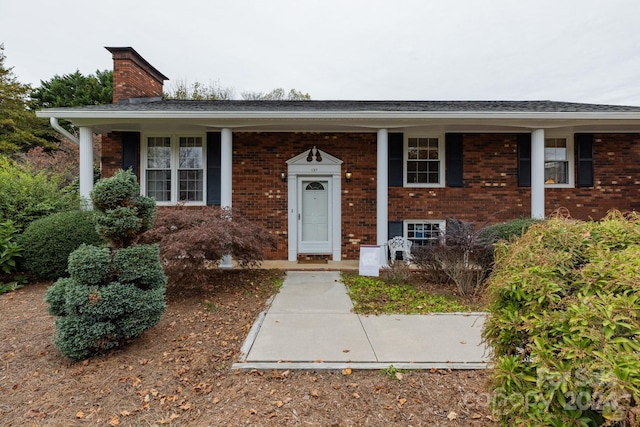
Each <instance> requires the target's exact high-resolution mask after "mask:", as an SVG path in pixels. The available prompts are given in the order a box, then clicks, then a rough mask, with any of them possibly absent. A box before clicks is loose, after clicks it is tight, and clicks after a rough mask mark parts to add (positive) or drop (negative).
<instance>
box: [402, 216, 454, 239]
mask: <svg viewBox="0 0 640 427" xmlns="http://www.w3.org/2000/svg"><path fill="white" fill-rule="evenodd" d="M409 224H438V226H439V228H440V237H439V238H440V239H441V238H443V237H444V234H445V233H446V231H447V221H446V220H444V219H405V220H403V221H402V233H403V236H404V238H405V239H407V240H411V239H410V238H409V230H408V228H409ZM420 240H425V239H420ZM414 243H415V242H414Z"/></svg>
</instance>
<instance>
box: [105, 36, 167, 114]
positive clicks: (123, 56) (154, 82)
mask: <svg viewBox="0 0 640 427" xmlns="http://www.w3.org/2000/svg"><path fill="white" fill-rule="evenodd" d="M105 49H107V50H108V51H109V52H111V54H112V55H113V103H114V104H116V103H118V102H122V101H123V100H128V99H133V98H138V99H139V98H161V97H162V85H163V82H164V81H165V80H169V79H168V78H167V77H166V76H165V75H164V74H162V73H161V72H160V71H158V70H156V69H155V67H154V66H153V65H151V64H149V63H148V62H147V61H146V60H145V59H144V58H143V57H142V56H140V55H139V54H138V52H136V51H135V50H134V49H133V48H132V47H105Z"/></svg>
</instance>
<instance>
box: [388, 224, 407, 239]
mask: <svg viewBox="0 0 640 427" xmlns="http://www.w3.org/2000/svg"><path fill="white" fill-rule="evenodd" d="M388 232H389V235H388V237H389V239H393V238H394V237H396V236H400V237H404V227H403V223H402V221H389V229H388Z"/></svg>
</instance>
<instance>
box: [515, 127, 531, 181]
mask: <svg viewBox="0 0 640 427" xmlns="http://www.w3.org/2000/svg"><path fill="white" fill-rule="evenodd" d="M518 186H519V187H531V134H530V133H519V134H518Z"/></svg>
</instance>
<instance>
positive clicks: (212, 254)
mask: <svg viewBox="0 0 640 427" xmlns="http://www.w3.org/2000/svg"><path fill="white" fill-rule="evenodd" d="M140 242H143V243H158V244H159V245H160V255H161V257H162V265H163V266H164V271H165V273H166V274H167V276H169V283H170V285H171V286H174V287H177V286H180V288H181V289H182V288H185V287H187V286H191V287H198V286H201V285H204V284H206V283H209V281H210V280H211V277H210V274H211V272H212V267H214V266H217V265H218V262H219V261H220V259H221V258H222V257H223V256H225V255H231V256H232V257H233V259H234V261H236V262H238V263H239V264H240V265H242V266H246V267H250V268H251V267H256V266H258V265H259V264H260V262H261V261H262V260H263V259H264V255H265V252H266V251H267V250H268V248H269V247H271V248H273V249H275V247H276V244H277V241H276V239H275V237H274V236H273V235H272V234H270V233H268V232H267V231H265V230H264V229H263V228H261V227H259V226H258V225H257V224H254V223H252V222H250V221H249V220H248V219H246V218H244V217H242V216H241V215H240V214H239V213H237V212H233V214H232V211H231V209H229V208H217V207H207V208H206V209H188V208H187V207H184V206H182V207H177V208H174V209H163V210H161V211H160V212H158V216H157V218H156V221H155V225H154V227H153V228H152V229H150V230H149V231H147V232H146V233H145V234H143V235H142V236H141V239H140Z"/></svg>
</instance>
